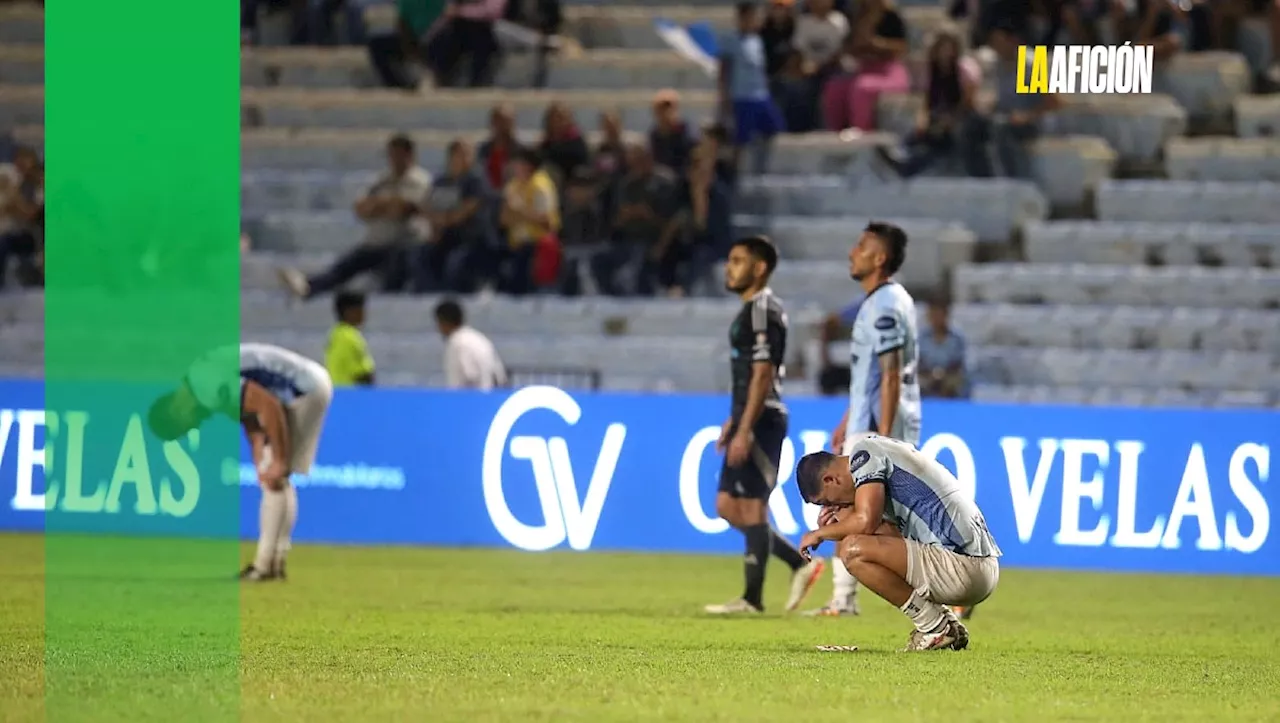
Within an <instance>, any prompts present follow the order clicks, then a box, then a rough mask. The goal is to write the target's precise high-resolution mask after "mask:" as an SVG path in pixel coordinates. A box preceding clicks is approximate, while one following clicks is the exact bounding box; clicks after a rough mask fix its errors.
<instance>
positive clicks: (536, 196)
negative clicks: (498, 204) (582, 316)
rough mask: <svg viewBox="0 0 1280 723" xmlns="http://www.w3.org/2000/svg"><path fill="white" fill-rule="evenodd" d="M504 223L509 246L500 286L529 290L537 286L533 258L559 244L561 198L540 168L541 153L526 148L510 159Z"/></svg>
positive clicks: (507, 289)
mask: <svg viewBox="0 0 1280 723" xmlns="http://www.w3.org/2000/svg"><path fill="white" fill-rule="evenodd" d="M502 196H503V201H502V226H503V228H504V229H506V234H507V247H506V250H505V251H504V253H503V254H502V259H501V262H500V267H499V274H498V278H499V282H498V284H499V285H498V288H499V290H501V291H503V292H506V293H509V294H516V295H520V294H527V293H529V292H530V291H532V290H533V289H534V274H533V271H534V259H535V255H536V254H537V253H538V251H539V248H540V247H548V246H552V247H558V246H559V238H558V234H559V233H560V198H559V195H558V192H557V190H556V184H555V182H554V181H552V180H551V176H550V175H548V174H547V172H546V171H544V170H542V169H541V168H539V159H538V155H537V154H536V153H534V152H533V151H529V150H523V151H521V152H520V153H517V154H516V156H515V157H514V158H513V159H512V160H511V180H510V181H508V182H507V186H506V188H505V189H504V190H503V194H502Z"/></svg>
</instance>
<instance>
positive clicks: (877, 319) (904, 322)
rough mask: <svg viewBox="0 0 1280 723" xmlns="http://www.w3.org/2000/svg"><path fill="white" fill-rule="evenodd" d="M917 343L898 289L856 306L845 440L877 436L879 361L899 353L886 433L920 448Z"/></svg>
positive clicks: (879, 291) (908, 302)
mask: <svg viewBox="0 0 1280 723" xmlns="http://www.w3.org/2000/svg"><path fill="white" fill-rule="evenodd" d="M919 338H920V337H919V335H918V334H917V331H916V304H915V302H914V301H913V300H912V299H911V295H910V294H908V293H907V290H906V289H904V288H902V285H901V284H899V283H897V282H894V281H890V282H888V283H885V284H882V285H880V286H879V287H877V288H876V289H875V290H874V291H872V292H871V293H870V294H868V295H867V298H866V299H864V300H863V301H862V303H861V305H859V307H858V313H857V315H856V316H855V317H854V320H853V332H852V339H851V341H850V344H849V354H850V359H849V422H848V426H847V427H846V430H847V432H848V434H850V435H853V434H857V433H859V432H878V431H880V430H879V427H878V424H879V420H878V418H879V416H880V387H881V382H882V379H881V374H880V356H881V355H883V354H887V353H889V352H892V351H896V350H901V351H902V391H901V392H900V393H899V395H898V411H897V414H895V415H894V418H893V429H891V430H888V431H889V434H890V436H892V437H893V438H894V439H901V440H904V441H906V442H909V443H911V444H919V443H920V382H919V380H918V379H917V374H916V368H917V365H918V363H919V356H920V351H919Z"/></svg>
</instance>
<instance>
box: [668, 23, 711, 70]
mask: <svg viewBox="0 0 1280 723" xmlns="http://www.w3.org/2000/svg"><path fill="white" fill-rule="evenodd" d="M653 29H654V30H655V31H656V32H657V33H658V37H660V38H662V40H663V41H664V42H665V43H666V44H667V45H669V46H671V49H672V50H674V51H676V53H677V54H678V55H680V57H682V58H686V59H688V60H690V61H692V62H694V63H697V64H698V65H699V66H700V67H701V68H702V69H703V70H704V71H706V73H707V75H710V76H715V75H717V74H718V73H719V72H720V41H719V40H718V39H717V38H716V31H715V29H714V28H712V26H711V24H710V23H706V22H698V23H691V24H689V25H680V24H679V23H675V22H672V21H670V20H667V19H666V18H657V19H655V20H654V21H653Z"/></svg>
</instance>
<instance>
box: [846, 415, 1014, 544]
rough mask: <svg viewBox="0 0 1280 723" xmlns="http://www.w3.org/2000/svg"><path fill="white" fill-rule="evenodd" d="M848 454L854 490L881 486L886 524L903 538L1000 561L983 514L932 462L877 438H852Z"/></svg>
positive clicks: (912, 449) (913, 450)
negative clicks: (883, 495) (894, 527)
mask: <svg viewBox="0 0 1280 723" xmlns="http://www.w3.org/2000/svg"><path fill="white" fill-rule="evenodd" d="M846 450H847V451H848V453H849V471H850V472H851V473H852V474H853V484H854V488H855V489H856V488H858V487H861V486H862V485H866V484H883V485H884V486H885V503H884V504H885V509H884V519H885V520H886V521H888V522H891V523H893V524H894V525H896V526H897V527H898V529H899V530H901V531H902V536H903V537H905V538H907V539H908V540H915V541H916V542H919V543H920V544H922V545H939V546H941V547H942V548H944V549H947V550H950V551H952V552H958V553H960V554H962V555H969V556H970V557H1000V555H1001V554H1002V553H1001V552H1000V546H999V545H997V544H996V540H995V538H994V537H992V536H991V532H990V531H989V530H988V529H987V521H986V519H985V518H984V517H983V516H982V510H979V509H978V505H977V504H975V503H974V501H973V500H972V499H970V498H969V497H968V495H966V494H965V491H964V489H963V488H961V486H960V482H959V481H957V480H956V478H955V476H954V475H952V474H951V472H950V471H948V470H947V468H946V467H943V466H942V465H941V464H938V462H937V461H936V460H934V459H931V458H930V457H928V456H926V455H924V454H922V453H921V452H920V450H918V449H916V448H915V447H914V446H912V445H910V444H907V443H905V442H900V441H898V440H896V439H889V438H888V437H881V436H879V435H876V434H861V435H856V436H855V437H853V438H852V441H851V443H850V444H848V445H846Z"/></svg>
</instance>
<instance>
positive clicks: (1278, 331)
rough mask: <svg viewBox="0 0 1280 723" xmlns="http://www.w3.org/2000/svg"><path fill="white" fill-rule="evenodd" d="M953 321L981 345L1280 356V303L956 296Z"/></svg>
mask: <svg viewBox="0 0 1280 723" xmlns="http://www.w3.org/2000/svg"><path fill="white" fill-rule="evenodd" d="M951 321H952V323H953V324H954V325H955V327H956V328H957V329H958V330H959V331H960V332H961V333H963V334H964V335H965V340H966V341H967V342H968V343H969V344H971V345H976V346H979V347H986V346H1000V347H1032V348H1040V347H1052V348H1068V349H1165V350H1171V351H1195V350H1202V351H1205V352H1207V353H1221V352H1226V351H1248V352H1261V353H1267V354H1272V355H1276V356H1280V311H1277V310H1254V311H1248V310H1239V309H1230V310H1228V309H1215V308H1200V307H1168V308H1166V307H1157V306H1096V305H1073V304H985V303H978V304H972V303H965V304H957V305H955V306H954V307H952V309H951Z"/></svg>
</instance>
